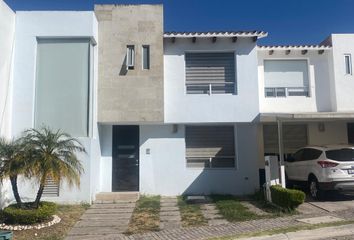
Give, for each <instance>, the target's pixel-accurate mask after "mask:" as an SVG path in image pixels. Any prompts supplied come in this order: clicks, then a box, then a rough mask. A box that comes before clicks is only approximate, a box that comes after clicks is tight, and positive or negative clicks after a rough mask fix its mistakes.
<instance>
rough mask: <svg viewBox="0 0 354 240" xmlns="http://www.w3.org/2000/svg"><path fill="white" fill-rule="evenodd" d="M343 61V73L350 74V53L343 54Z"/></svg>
mask: <svg viewBox="0 0 354 240" xmlns="http://www.w3.org/2000/svg"><path fill="white" fill-rule="evenodd" d="M344 62H345V74H350V75H351V74H352V56H351V55H350V54H344Z"/></svg>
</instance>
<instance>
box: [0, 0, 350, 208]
mask: <svg viewBox="0 0 354 240" xmlns="http://www.w3.org/2000/svg"><path fill="white" fill-rule="evenodd" d="M0 18H1V19H0V50H1V52H2V53H4V56H5V57H4V58H2V59H0V64H1V68H0V76H1V78H0V91H1V95H0V110H1V112H0V113H1V114H2V115H1V125H0V127H1V132H0V134H1V136H3V137H6V138H13V137H17V136H19V135H20V134H21V132H22V131H23V130H25V129H28V128H37V127H40V126H43V125H47V126H49V127H51V128H53V129H62V130H63V131H65V132H67V133H69V134H71V135H72V136H74V137H77V138H78V139H79V140H80V141H81V142H82V144H83V145H84V146H85V148H86V150H87V154H82V155H80V156H79V158H80V160H81V161H82V163H83V165H84V168H85V172H84V173H83V175H82V176H81V186H80V188H76V187H73V188H68V186H67V185H66V183H65V181H62V182H60V183H53V182H50V181H48V184H47V188H46V190H45V194H44V195H45V199H48V200H51V201H57V202H62V203H74V202H76V203H79V202H89V203H91V202H92V201H94V200H95V199H96V198H97V196H99V195H100V194H102V193H117V194H119V193H126V192H134V193H140V194H154V195H157V194H158V195H166V196H169V195H181V194H192V195H195V194H198V195H199V194H213V193H218V194H234V195H245V194H252V193H254V192H255V191H257V190H258V189H259V188H260V186H261V185H262V184H263V183H264V178H265V177H264V168H265V161H264V157H265V156H266V155H279V156H280V160H281V161H282V160H283V156H284V155H286V154H291V153H293V152H294V151H295V150H296V149H297V148H299V147H302V146H305V145H308V144H314V145H322V144H338V143H354V135H353V134H354V127H353V126H354V125H353V124H352V123H351V122H352V121H353V118H354V104H352V102H353V101H354V98H353V96H352V92H353V90H354V77H353V74H352V60H351V54H354V44H353V43H354V41H353V40H354V34H333V35H331V36H330V37H329V38H327V39H326V40H325V41H324V42H323V43H320V44H318V45H311V46H261V45H259V44H258V40H259V39H261V38H264V37H267V33H266V32H263V31H235V32H188V33H187V32H164V29H163V6H162V5H144V4H142V5H96V6H95V10H94V11H87V12H84V11H60V12H58V11H30V12H27V11H18V12H16V13H15V12H13V11H12V10H11V9H10V8H8V7H7V6H6V4H5V3H4V2H2V1H0ZM353 122H354V121H353ZM279 140H280V141H279ZM279 153H280V154H279ZM20 182H21V183H20V194H21V196H22V197H23V198H24V199H25V200H30V199H33V198H34V196H35V193H36V189H37V186H36V185H35V184H34V183H32V182H29V181H28V180H24V179H22V180H20ZM12 201H13V196H12V192H11V188H10V185H9V183H7V182H5V183H4V184H3V185H2V186H1V205H2V206H3V205H6V204H8V203H10V202H12Z"/></svg>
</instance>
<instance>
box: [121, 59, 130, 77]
mask: <svg viewBox="0 0 354 240" xmlns="http://www.w3.org/2000/svg"><path fill="white" fill-rule="evenodd" d="M126 63H127V56H125V57H124V59H123V62H122V67H121V68H120V71H119V76H125V75H127V73H128V70H127V64H126Z"/></svg>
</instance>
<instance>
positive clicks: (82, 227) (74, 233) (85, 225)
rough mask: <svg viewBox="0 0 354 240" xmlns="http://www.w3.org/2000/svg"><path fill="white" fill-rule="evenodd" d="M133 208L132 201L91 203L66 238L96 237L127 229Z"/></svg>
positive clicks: (119, 232) (118, 232)
mask: <svg viewBox="0 0 354 240" xmlns="http://www.w3.org/2000/svg"><path fill="white" fill-rule="evenodd" d="M134 208H135V203H134V202H118V203H110V204H93V205H92V206H91V207H90V208H89V209H88V210H87V211H86V212H85V213H84V214H83V215H82V216H81V218H80V220H79V221H78V222H77V223H76V224H75V225H74V227H73V228H72V229H71V231H70V232H69V234H68V236H67V238H66V239H67V240H70V239H91V237H93V238H97V239H98V238H101V236H103V235H111V234H121V233H123V232H124V231H125V230H127V228H128V225H129V221H130V218H131V216H132V213H133V211H134Z"/></svg>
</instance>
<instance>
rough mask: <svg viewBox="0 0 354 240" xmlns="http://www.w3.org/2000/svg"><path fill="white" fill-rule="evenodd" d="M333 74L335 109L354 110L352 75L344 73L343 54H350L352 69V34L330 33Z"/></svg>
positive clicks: (353, 54) (353, 37) (353, 78)
mask: <svg viewBox="0 0 354 240" xmlns="http://www.w3.org/2000/svg"><path fill="white" fill-rule="evenodd" d="M331 39H332V48H333V66H332V67H333V74H334V86H333V88H334V91H335V95H334V96H335V99H336V104H335V107H336V110H337V111H338V112H343V111H354V97H353V92H354V75H353V74H351V75H348V74H346V73H345V62H344V54H351V57H352V69H353V70H354V66H353V60H354V44H353V43H354V34H332V35H331Z"/></svg>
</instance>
